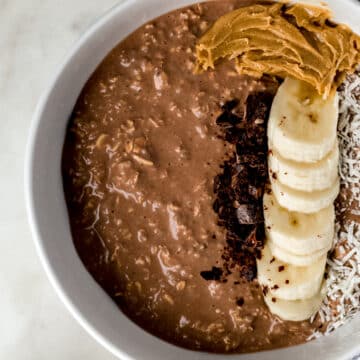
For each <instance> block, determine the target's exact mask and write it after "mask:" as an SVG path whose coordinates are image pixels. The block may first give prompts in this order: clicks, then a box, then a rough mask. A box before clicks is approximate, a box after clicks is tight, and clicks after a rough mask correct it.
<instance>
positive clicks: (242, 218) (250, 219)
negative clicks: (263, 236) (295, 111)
mask: <svg viewBox="0 0 360 360" xmlns="http://www.w3.org/2000/svg"><path fill="white" fill-rule="evenodd" d="M236 216H237V218H238V221H239V223H240V224H258V223H260V222H262V221H263V217H262V209H261V207H259V205H258V204H240V206H239V207H238V208H237V209H236Z"/></svg>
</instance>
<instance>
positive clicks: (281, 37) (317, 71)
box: [197, 2, 360, 96]
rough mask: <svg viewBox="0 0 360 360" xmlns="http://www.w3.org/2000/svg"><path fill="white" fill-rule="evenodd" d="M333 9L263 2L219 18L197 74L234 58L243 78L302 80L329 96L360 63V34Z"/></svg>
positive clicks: (203, 45)
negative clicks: (335, 18)
mask: <svg viewBox="0 0 360 360" xmlns="http://www.w3.org/2000/svg"><path fill="white" fill-rule="evenodd" d="M331 16H332V13H331V11H330V10H329V9H328V8H324V7H316V6H312V5H307V4H294V5H287V4H285V3H281V2H280V3H259V4H255V5H252V6H246V7H242V8H239V9H237V10H235V11H232V12H230V13H228V14H226V15H224V16H222V17H220V18H219V19H218V20H217V21H216V22H215V23H214V24H213V26H212V27H211V28H210V29H209V30H208V31H207V32H206V33H205V34H204V35H203V36H202V37H201V39H200V41H199V43H198V45H197V60H198V70H199V71H201V70H207V69H208V68H214V67H215V65H216V63H218V62H219V61H220V60H222V59H230V60H231V59H235V61H236V67H237V71H238V72H239V73H240V74H247V75H250V76H255V77H261V76H262V75H263V74H269V75H275V76H279V77H282V78H285V77H287V76H291V77H294V78H297V79H299V80H303V81H305V82H307V83H309V84H310V85H312V86H313V87H315V88H316V90H317V91H318V92H319V93H320V94H324V96H327V95H328V94H329V93H330V92H331V91H332V90H333V89H336V88H337V87H338V85H340V84H341V83H342V81H343V80H344V78H345V76H346V74H349V73H352V72H354V70H355V68H356V65H357V64H359V63H360V36H359V35H357V34H355V33H354V32H353V31H352V30H351V29H350V28H349V27H348V26H346V25H344V24H336V23H334V22H332V21H330V19H331Z"/></svg>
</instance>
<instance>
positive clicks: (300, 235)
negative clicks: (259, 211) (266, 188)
mask: <svg viewBox="0 0 360 360" xmlns="http://www.w3.org/2000/svg"><path fill="white" fill-rule="evenodd" d="M263 204H264V218H265V231H266V238H267V239H268V240H269V242H272V243H274V244H275V245H277V246H278V247H279V248H281V249H283V250H285V251H287V252H290V253H292V254H294V255H309V254H312V253H315V252H318V251H324V250H325V252H327V251H328V249H329V248H330V247H331V245H332V241H333V238H334V232H335V226H334V222H335V208H334V205H333V204H331V205H329V206H328V207H326V208H324V209H322V210H320V211H318V212H316V213H313V214H303V213H298V212H290V211H288V210H287V209H285V208H282V207H281V206H280V205H279V203H278V202H277V201H276V199H275V196H274V195H273V194H272V193H271V194H268V193H265V194H264V197H263Z"/></svg>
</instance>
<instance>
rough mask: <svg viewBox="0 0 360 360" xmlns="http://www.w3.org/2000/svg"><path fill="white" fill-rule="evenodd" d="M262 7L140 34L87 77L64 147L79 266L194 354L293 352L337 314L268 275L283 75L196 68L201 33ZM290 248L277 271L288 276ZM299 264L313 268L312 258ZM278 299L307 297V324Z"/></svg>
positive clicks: (214, 8)
mask: <svg viewBox="0 0 360 360" xmlns="http://www.w3.org/2000/svg"><path fill="white" fill-rule="evenodd" d="M254 4H259V2H258V3H255V2H254V1H241V0H226V1H213V2H207V3H202V4H197V5H193V6H190V7H187V8H184V9H180V10H177V11H174V12H171V13H169V14H166V15H164V16H161V17H159V18H158V19H155V20H154V21H152V22H150V23H148V24H146V25H144V26H142V27H141V28H139V29H138V30H137V31H135V32H134V33H133V34H131V35H130V36H129V37H128V38H126V39H125V40H124V41H122V42H121V43H120V44H119V45H118V46H117V47H116V48H115V49H113V50H112V51H111V53H110V54H109V55H107V57H106V58H105V59H104V61H103V62H102V63H101V64H100V66H99V67H98V68H97V70H96V71H95V72H94V74H93V75H92V76H91V78H90V79H89V81H88V82H87V84H86V86H85V87H84V89H83V91H82V93H81V95H80V97H79V99H78V101H77V103H76V106H75V108H74V111H73V114H72V116H71V119H70V123H69V127H68V131H67V135H66V139H65V145H64V151H63V161H62V169H63V180H64V189H65V195H66V201H67V205H68V211H69V219H70V225H71V230H72V235H73V239H74V244H75V247H76V249H77V252H78V254H79V256H80V257H81V259H82V261H83V263H84V265H85V266H86V268H87V269H88V271H89V272H90V273H91V274H92V276H93V277H94V278H95V280H96V281H97V282H98V283H99V284H100V285H101V286H102V287H103V288H104V289H105V291H106V292H107V293H108V294H109V296H111V298H112V299H113V300H114V301H115V302H116V303H117V304H118V305H119V307H120V309H121V310H122V311H123V312H124V313H125V314H126V315H128V317H129V318H130V319H132V320H133V321H135V322H136V323H137V324H139V325H140V326H141V327H143V328H144V329H146V330H147V331H149V332H151V333H152V334H154V335H157V336H159V337H161V338H163V339H165V340H167V341H169V342H171V343H174V344H176V345H180V346H183V347H186V348H190V349H196V350H203V351H212V352H241V353H243V352H253V351H260V350H265V349H273V348H279V347H284V346H289V345H294V344H299V343H303V342H305V341H307V340H308V339H310V338H313V337H316V336H319V334H321V333H322V332H324V331H326V328H327V324H328V323H330V322H331V320H332V318H331V317H329V316H328V317H326V316H324V314H323V313H324V311H326V307H324V306H322V308H321V309H322V310H321V311H320V312H319V313H317V310H318V308H316V306H318V307H319V306H320V302H321V301H322V299H323V295H322V296H321V297H320V295H316V296H317V298H316V299H317V300H316V302H315V303H316V304H317V305H316V306H315V305H314V304H315V303H314V302H311V304H307V302H309V301H310V300H311V301H312V296H313V295H314V294H312V293H311V294H310V293H309V294H308V296H307V297H306V299H305V300H299V299H300V298H293V297H291V296H290V297H289V296H288V293H286V296H288V297H286V296H285V298H286V300H284V298H283V297H281V296H282V295H281V294H285V291H283V290H282V289H283V288H284V286H285V287H286V286H288V289H294V290H289V291H290V293H291V294H294V293H295V292H296V289H297V288H296V287H295V285H294V284H293V283H292V282H291V281H292V280H289V279H292V278H291V276H293V273H289V279H287V278H286V279H285V277H286V276H285V275H284V276H285V277H284V279H285V280H284V284H285V285H280V284H278V283H277V282H276V283H275V282H274V281H275V280H274V279H270V278H269V279H265V280H264V278H263V277H262V273H261V271H263V270H262V269H263V268H264V266H263V264H262V263H264V261H265V260H264V259H266V254H265V252H266V251H268V250H267V249H268V247H269V246H268V241H267V239H268V238H270V237H271V229H270V227H271V226H269V224H268V221H269V220H268V218H269V216H268V214H267V209H265V206H264V205H263V199H264V202H265V198H267V197H273V196H276V192H275V191H276V189H277V188H278V187H279V185H277V184H276V182H278V181H279V179H278V178H279V176H281V173H280V172H276V171H273V168H272V165H271V164H273V162H270V158H272V156H274V155H273V154H274V153H276V154H277V153H278V152H281V149H280V150H279V151H276V150H275V148H273V144H272V143H271V144H270V143H269V142H268V136H267V131H268V126H271V118H272V114H273V109H274V104H273V103H275V102H276V98H278V97H279V95H278V94H279V93H280V92H281V88H279V86H281V87H283V86H286V84H287V80H286V81H285V82H283V83H282V79H281V76H280V77H279V74H271V72H270V73H269V71H267V70H266V69H265V70H264V69H262V70H261V71H262V73H261V76H259V74H252V73H251V71H243V73H241V71H239V64H240V60H239V61H238V62H237V63H234V62H231V61H220V62H219V61H217V62H216V67H214V66H212V67H214V69H212V70H210V71H199V69H200V67H201V66H203V65H204V63H201V56H202V55H204V52H203V51H204V48H202V49H201V51H200V52H198V54H196V51H195V49H196V46H197V44H198V43H199V39H200V38H201V36H203V34H204V33H206V32H207V31H208V30H209V29H210V31H211V29H212V28H211V26H212V24H214V22H216V21H217V20H218V19H219V17H220V16H222V15H225V14H230V15H231V14H232V12H233V11H234V10H236V9H238V8H243V7H248V6H252V5H254ZM261 4H263V6H265V7H266V9H268V8H267V7H268V6H271V4H272V3H269V2H261ZM249 9H250V8H249ZM256 11H258V10H256ZM281 11H282V10H281ZM270 12H272V14H274V11H272V10H271V11H270ZM257 13H258V12H257ZM272 16H275V15H272ZM286 16H288V15H286ZM219 26H220V25H219ZM324 26H325V25H324ZM215 27H216V26H215ZM324 31H327V28H326V29H325V30H324ZM205 36H206V35H205ZM205 40H206V39H205ZM200 44H201V41H200ZM203 44H205V45H206V46H208V45H209V43H206V42H204V43H203ZM205 45H204V46H205ZM211 49H213V48H211ZM211 51H212V50H211ZM214 53H216V51H215V52H214ZM217 54H219V53H217ZM228 55H229V53H227V55H226V56H228ZM226 56H224V57H226ZM199 59H200V60H199ZM289 61H290V60H289ZM201 64H202V65H201ZM212 65H214V64H212ZM271 66H272V65H271ZM203 67H204V66H203ZM204 69H205V67H204ZM244 69H247V70H248V68H246V67H244ZM267 74H268V75H267ZM275 75H276V76H275ZM353 76H356V75H353ZM284 84H285V85H284ZM319 88H321V89H323V88H326V91H327V92H329V93H330V90H329V89H330V88H329V87H326V86H325V85H324V84H322V85H321V86H320V85H319ZM343 91H344V90H343ZM275 96H276V98H275V100H274V97H275ZM342 101H343V102H344V100H342ZM349 106H350V105H349ZM342 111H343V113H344V112H345V111H346V110H344V108H343V109H342ZM269 118H270V120H269ZM310 120H313V119H312V118H311V119H310ZM335 131H336V130H335ZM339 131H340V129H339ZM347 131H348V130H347ZM275 145H276V144H275ZM342 146H344V145H343V143H342V142H340V148H341V149H342ZM334 151H335V150H334ZM343 153H345V151H343ZM336 154H338V152H336ZM342 155H344V156H346V154H342ZM329 156H330V155H329ZM268 158H269V159H268ZM280 159H281V157H280ZM334 161H338V157H337V158H335V155H334ZM283 163H284V164H285V163H286V162H280V165H282V164H283ZM268 164H270V165H271V166H270V168H269V169H268ZM286 164H287V163H286ZM347 166H348V165H347ZM341 175H343V174H341ZM336 178H337V171H335V173H334V179H336ZM342 180H343V182H346V179H345V178H344V176H342ZM280 181H281V178H280ZM334 181H335V180H334ZM269 183H271V186H272V190H271V188H270V185H269ZM281 186H282V185H281ZM344 186H345V185H344V184H343V187H344ZM281 189H283V188H281ZM281 189H280V190H279V191H280V192H282V191H283V190H281ZM286 189H287V187H286ZM297 191H299V189H298V190H297ZM321 191H325V190H323V189H321ZM334 191H336V190H334ZM349 191H350V190H349ZM289 193H290V195H291V194H292V193H291V191H289ZM290 195H289V197H288V198H291V197H290ZM356 196H357V195H356V194H355V195H354V197H355V198H356ZM330 197H331V196H330V195H329V198H330ZM293 198H295V197H294V196H293V197H292V198H291V199H293ZM315 198H316V197H315ZM316 199H317V198H316ZM319 201H320V200H319ZM329 201H330V200H329ZM331 201H333V199H332V200H331ZM346 201H347V200H346V199H345V200H343V202H342V203H341V204H345V206H346ZM280 205H281V206H282V204H280ZM280 205H279V206H280ZM284 206H285V207H286V205H284ZM314 206H315V205H314ZM329 206H330V208H332V205H329ZM338 207H339V206H338ZM286 208H287V207H286ZM339 208H340V207H339ZM294 211H295V210H294ZM319 211H320V208H319ZM329 211H330V210H329ZM339 211H340V210H339ZM302 215H303V214H302ZM304 216H305V215H304ZM319 216H320V215H319ZM350 216H353V215H351V214H350ZM299 219H303V217H301V216H300V215H299ZM292 221H293V220H292ZM299 221H300V220H299ZM304 221H305V220H304ZM342 221H343V220H342ZM329 224H330V228H331V227H334V226H333V225H331V222H330V223H329ZM337 224H338V223H337ZM275 225H276V224H275ZM275 225H274V226H275ZM272 226H273V225H272ZM329 231H330V230H329ZM331 231H332V232H333V230H331ZM331 231H330V232H331ZM339 233H340V230H339ZM341 234H342V235H343V234H344V232H342V233H341ZM294 241H295V240H294ZM275 245H276V246H277V243H276V244H275ZM275 245H274V246H275ZM264 246H265V250H263V249H264ZM341 246H342V245H341ZM345 248H346V246H345ZM276 249H277V248H275V250H274V249H272V250H271V251H272V252H274V251H276ZM322 249H324V254H325V255H323V254H322V253H321V254H320V255H321V256H322V258H324V265H323V266H325V261H326V253H327V251H328V250H329V248H327V247H326V246H325V245H324V247H321V246H320V245H319V249H315V250H316V251H315V250H314V251H315V252H316V256H317V252H319V251H320V250H321V251H322ZM337 249H339V246H338V247H337ZM282 250H283V249H282ZM284 251H285V250H284ZM284 251H282V252H280V251H278V252H277V253H278V254H279V256H276V259H275V257H273V256H272V255H271V259H270V261H269V263H270V264H273V263H274V264H277V265H276V266H277V267H278V268H277V271H278V272H279V273H283V272H282V271H283V270H284V274H287V273H288V269H287V268H286V269H285V266H284V265H282V262H279V261H280V260H282V261H283V260H284V259H283V257H284V254H287V253H286V251H285V252H284ZM344 251H345V250H344ZM349 251H351V250H349ZM349 251H348V252H349ZM348 252H347V253H348ZM335 253H336V254H338V253H339V250H337V252H336V251H333V256H335V255H336V254H335ZM347 253H346V254H347ZM320 255H319V257H320ZM314 256H315V255H314ZM285 257H286V256H285ZM312 258H313V256H312V257H311V259H312ZM350 258H351V256H350V257H349V259H350ZM279 259H280V260H279ZM291 259H295V260H291V261H290V263H291V264H292V261H295V263H296V262H301V264H300V265H299V264H298V263H297V264H295V265H299V266H305V265H307V266H308V263H307V262H306V261H308V258H306V259H305V256H304V254H301V255H293V256H292V257H291ZM316 259H317V258H316ZM349 259H347V260H349ZM314 261H315V260H314ZM329 261H331V260H329ZM257 262H258V264H257ZM267 266H268V265H267ZM286 266H287V265H286ZM291 266H292V265H291ZM309 266H310V265H309ZM311 266H313V267H314V266H315V265H311ZM319 266H320V265H319ZM321 266H322V265H321ZM321 266H320V267H321ZM268 267H269V266H268ZM282 267H284V269H282ZM301 269H303V268H301ZM323 269H324V268H322V270H321V272H320V273H319V274H320V275H319V276H320V277H321V278H319V281H320V280H322V279H323ZM258 271H260V274H259V280H258V276H257V275H258ZM267 271H269V273H270V272H271V271H272V270H271V269H268V270H267ZM328 272H329V273H330V275H331V274H333V272H334V267H333V268H330V269H329V271H328ZM267 277H270V275H268V276H267ZM314 286H317V289H316V292H317V291H320V290H319V287H320V283H319V284H315V285H314ZM281 291H282V292H281ZM321 294H322V293H321ZM308 299H310V300H308ZM284 301H287V302H289V301H290V302H291V301H294V304H295V302H296V304H297V302H299V301H300V302H301V301H303V302H304V301H305V302H306V304H307V305H306V306H307V310H306V311H307V312H309V311H310V310H311V314H310V312H309V314H310V315H312V314H313V316H312V317H311V319H309V318H310V316H303V317H301V316H300V317H299V316H293V315H291V316H290V315H289V313H290V311H288V310H287V312H286V311H284V309H288V307H289V306H288V304H287V303H286V304H285V305H283V302H284ZM269 302H270V304H269ZM271 303H272V304H271ZM266 304H267V305H266ZM277 307H281V309H280V310H279V309H277ZM315 308H316V309H315ZM291 309H292V310H291V314H293V313H294V310H293V303H292V304H291ZM309 309H310V310H309ZM324 309H325V310H324ZM270 310H271V311H270ZM315 310H316V311H315ZM352 310H353V309H352ZM307 312H306V313H307ZM295 313H296V315H299V312H298V311H297V310H296V311H295ZM284 314H286V315H284ZM282 315H283V316H282ZM304 319H305V320H304ZM288 320H299V321H288Z"/></svg>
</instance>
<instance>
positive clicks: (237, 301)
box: [236, 297, 245, 306]
mask: <svg viewBox="0 0 360 360" xmlns="http://www.w3.org/2000/svg"><path fill="white" fill-rule="evenodd" d="M244 303H245V300H244V298H242V297H241V298H239V299H237V300H236V305H237V306H243V305H244Z"/></svg>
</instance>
